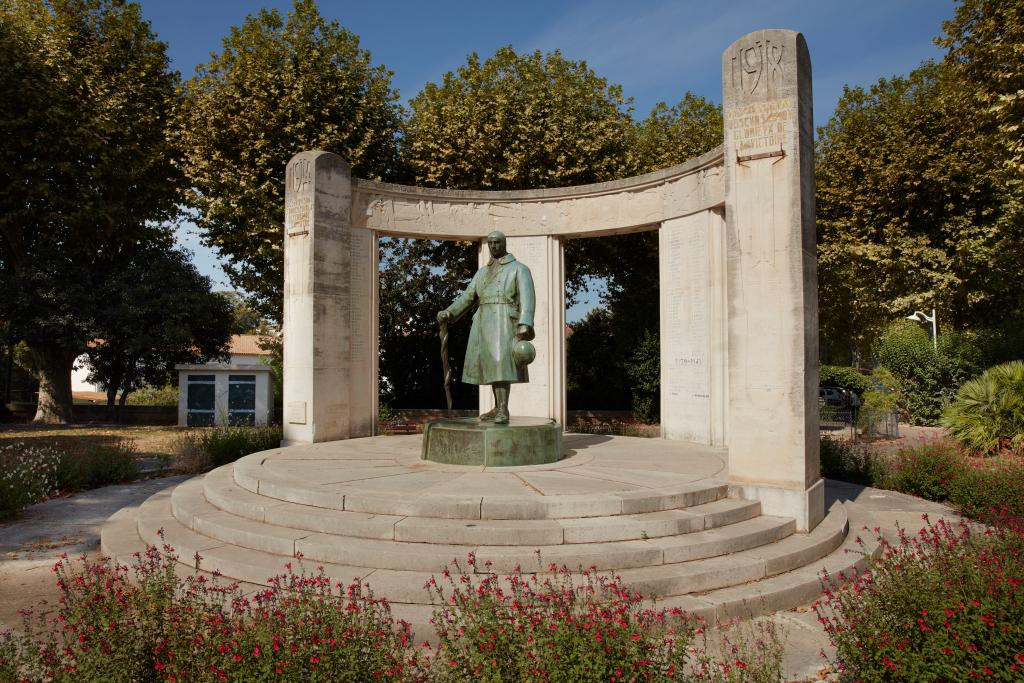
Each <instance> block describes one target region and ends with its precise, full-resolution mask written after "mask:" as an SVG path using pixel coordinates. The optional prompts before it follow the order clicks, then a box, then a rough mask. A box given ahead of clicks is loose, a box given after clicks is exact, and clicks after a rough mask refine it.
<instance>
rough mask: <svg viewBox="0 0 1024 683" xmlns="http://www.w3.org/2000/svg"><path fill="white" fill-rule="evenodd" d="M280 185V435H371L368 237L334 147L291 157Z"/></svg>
mask: <svg viewBox="0 0 1024 683" xmlns="http://www.w3.org/2000/svg"><path fill="white" fill-rule="evenodd" d="M285 184H286V187H285V236H284V441H283V443H284V445H291V444H297V443H316V442H321V441H335V440H338V439H349V438H353V437H358V436H371V435H372V434H373V431H374V423H375V418H376V404H377V381H376V374H377V364H376V319H377V315H376V293H377V289H376V288H377V285H376V282H377V267H376V259H377V248H376V245H377V239H376V236H375V234H374V233H372V232H370V231H367V230H353V228H352V223H351V212H352V177H351V173H350V171H349V167H348V164H346V163H345V161H344V160H343V159H342V158H341V157H339V156H338V155H336V154H331V153H329V152H302V153H300V154H297V155H295V157H293V158H292V160H291V161H290V162H289V163H288V167H287V170H286V174H285Z"/></svg>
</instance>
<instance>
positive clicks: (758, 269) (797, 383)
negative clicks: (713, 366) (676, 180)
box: [722, 30, 825, 530]
mask: <svg viewBox="0 0 1024 683" xmlns="http://www.w3.org/2000/svg"><path fill="white" fill-rule="evenodd" d="M722 81H723V86H722V87H723V96H724V97H723V106H724V115H725V155H724V163H725V182H726V192H725V217H726V233H727V237H728V252H729V263H728V268H727V271H728V285H727V286H728V301H729V353H728V357H729V361H728V362H729V479H730V481H731V482H733V483H734V484H735V486H736V489H737V491H738V492H739V493H740V494H741V495H744V496H746V497H751V498H757V499H759V500H760V501H761V503H762V507H763V509H764V511H765V512H766V513H768V514H784V515H789V516H794V517H796V518H797V526H798V528H800V529H803V530H806V529H811V528H813V527H814V526H815V525H816V524H817V523H818V521H820V520H821V518H822V517H823V516H824V512H825V511H824V488H823V484H822V481H821V478H820V475H819V464H818V457H819V454H818V446H819V435H818V434H819V433H818V390H817V386H818V376H817V375H818V373H817V368H818V364H817V359H818V319H817V291H818V285H817V260H816V255H815V254H816V239H815V221H814V168H813V146H812V145H813V118H812V112H811V64H810V56H809V54H808V52H807V43H806V42H805V41H804V38H803V36H802V35H800V34H799V33H796V32H795V31H784V30H764V31H756V32H754V33H750V34H748V35H746V36H744V37H743V38H740V39H739V40H738V41H736V42H735V43H733V45H732V46H730V47H729V48H728V49H727V50H726V51H725V53H724V54H723V56H722Z"/></svg>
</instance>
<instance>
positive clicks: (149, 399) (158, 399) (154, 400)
mask: <svg viewBox="0 0 1024 683" xmlns="http://www.w3.org/2000/svg"><path fill="white" fill-rule="evenodd" d="M127 403H128V405H130V406H176V405H178V387H176V386H174V385H173V384H167V385H165V386H162V387H154V386H151V385H148V384H147V385H146V386H144V387H142V388H141V389H137V390H136V391H133V392H132V393H130V394H128V401H127Z"/></svg>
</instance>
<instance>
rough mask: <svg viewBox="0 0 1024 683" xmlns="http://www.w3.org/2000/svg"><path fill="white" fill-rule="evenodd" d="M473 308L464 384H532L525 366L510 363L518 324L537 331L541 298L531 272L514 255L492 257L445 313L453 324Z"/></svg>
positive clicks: (463, 374) (463, 372) (513, 362)
mask: <svg viewBox="0 0 1024 683" xmlns="http://www.w3.org/2000/svg"><path fill="white" fill-rule="evenodd" d="M474 304H475V305H476V307H477V308H476V312H475V313H474V314H473V328H472V329H471V330H470V332H469V344H468V345H467V346H466V363H465V365H464V366H463V368H462V381H463V382H465V383H467V384H493V383H495V382H528V381H529V377H528V376H527V372H526V366H525V365H524V366H522V367H520V366H518V365H516V362H515V360H514V359H513V358H512V346H513V345H514V344H515V343H516V326H517V325H529V326H530V327H531V328H532V327H533V314H534V311H535V310H536V308H537V298H536V295H535V294H534V290H533V276H532V275H530V269H529V268H527V267H526V266H524V265H523V264H522V263H520V262H519V261H516V259H515V257H514V256H512V254H505V255H504V256H502V257H501V258H500V259H493V258H492V259H491V261H490V263H488V264H487V265H486V266H484V267H483V268H481V269H480V270H478V271H476V275H474V276H473V279H472V280H471V281H470V283H469V287H467V288H466V291H464V292H463V293H462V294H461V295H459V298H458V299H456V300H455V303H453V304H452V305H451V306H449V307H448V308H447V309H446V310H447V311H448V313H449V314H450V315H451V317H452V320H458V319H459V318H461V317H462V316H463V315H465V314H466V313H467V312H468V311H469V310H470V309H472V308H473V305H474Z"/></svg>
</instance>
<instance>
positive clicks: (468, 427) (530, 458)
mask: <svg viewBox="0 0 1024 683" xmlns="http://www.w3.org/2000/svg"><path fill="white" fill-rule="evenodd" d="M487 248H488V249H489V250H490V252H491V259H490V261H489V262H488V263H487V265H486V266H484V267H483V268H481V269H480V270H478V271H476V275H474V276H473V280H472V281H471V282H470V283H469V287H467V288H466V291H465V292H463V293H462V294H461V295H460V296H459V298H458V299H456V300H455V303H453V304H452V305H451V306H449V307H448V308H446V309H445V310H443V311H441V312H440V313H438V314H437V321H438V322H439V323H440V324H441V340H442V341H441V345H442V349H445V348H446V340H447V334H446V333H447V325H448V323H449V322H454V321H456V320H458V319H459V318H461V317H463V316H464V315H466V314H467V313H469V312H470V311H473V327H472V329H471V330H470V332H469V344H468V346H467V347H466V362H465V364H464V365H463V367H462V381H463V382H466V383H467V384H490V385H491V390H492V391H493V392H494V409H493V410H490V411H488V412H486V413H484V414H483V415H481V416H480V417H479V418H465V419H461V420H435V421H434V422H431V423H429V424H428V425H427V427H426V430H425V431H424V432H423V459H424V460H432V461H434V462H441V463H446V464H449V465H472V466H477V467H479V466H485V467H510V466H515V465H541V464H544V463H550V462H556V461H558V460H561V458H562V427H561V426H560V425H559V424H558V423H557V422H555V421H554V420H549V419H546V418H538V417H516V418H510V417H509V414H508V396H509V391H510V390H511V386H512V385H513V384H517V383H520V382H528V381H529V375H528V373H527V371H526V366H527V365H529V364H530V363H531V362H532V361H533V359H534V357H535V356H536V349H534V348H533V345H532V344H530V340H531V339H533V337H534V332H533V313H534V309H535V308H536V306H537V299H536V296H535V294H534V290H533V276H532V275H531V274H530V269H529V268H527V267H526V266H525V265H523V264H522V263H519V261H516V258H515V257H514V256H513V255H512V254H509V253H508V252H507V251H506V249H505V235H503V234H502V233H500V232H497V231H495V232H492V233H491V234H490V235H488V236H487ZM442 353H444V351H443V352H442ZM445 382H446V384H445V386H446V389H447V382H448V378H447V377H446V379H445Z"/></svg>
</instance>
